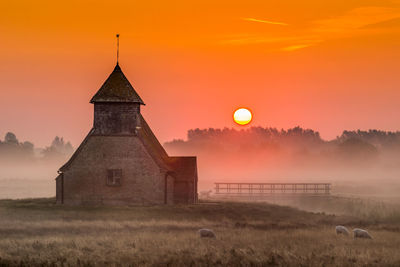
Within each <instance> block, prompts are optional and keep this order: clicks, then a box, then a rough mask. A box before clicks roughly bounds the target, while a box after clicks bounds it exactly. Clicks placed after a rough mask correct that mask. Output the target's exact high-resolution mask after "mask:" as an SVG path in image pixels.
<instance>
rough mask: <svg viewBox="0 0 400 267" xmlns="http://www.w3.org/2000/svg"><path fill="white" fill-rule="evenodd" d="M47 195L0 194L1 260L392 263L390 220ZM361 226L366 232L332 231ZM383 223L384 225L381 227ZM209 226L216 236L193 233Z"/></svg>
mask: <svg viewBox="0 0 400 267" xmlns="http://www.w3.org/2000/svg"><path fill="white" fill-rule="evenodd" d="M53 202H54V199H35V200H3V201H0V266H1V265H5V266H7V265H27V266H28V265H30V266H31V265H40V266H49V265H58V266H61V265H64V266H66V265H70V266H76V265H80V266H93V265H96V266H103V265H114V266H120V265H122V266H128V265H133V266H136V265H152V266H153V265H155V266H209V265H217V266H221V265H229V266H252V265H254V266H301V265H303V266H322V265H324V266H398V265H400V253H398V248H399V247H400V232H399V230H398V229H397V230H396V225H398V224H397V223H392V222H390V221H389V222H383V221H382V222H380V223H376V222H371V221H368V220H365V219H363V218H357V217H350V216H332V215H324V214H316V213H309V212H303V211H300V210H296V209H293V208H289V207H282V206H276V205H270V204H266V203H232V202H226V203H216V204H213V203H203V204H199V205H191V206H174V207H172V206H166V207H165V206H154V207H60V206H55V205H53ZM336 224H346V225H349V226H351V227H352V226H360V225H362V226H363V227H366V228H368V229H369V230H370V232H371V234H372V235H373V236H374V239H373V240H353V239H351V238H346V237H340V236H336V235H335V233H334V226H335V225H336ZM383 226H385V227H383ZM201 227H209V228H212V229H214V231H215V233H216V234H217V238H216V239H200V238H199V237H198V235H197V229H199V228H201Z"/></svg>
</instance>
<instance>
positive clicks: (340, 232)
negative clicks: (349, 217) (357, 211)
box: [335, 225, 350, 236]
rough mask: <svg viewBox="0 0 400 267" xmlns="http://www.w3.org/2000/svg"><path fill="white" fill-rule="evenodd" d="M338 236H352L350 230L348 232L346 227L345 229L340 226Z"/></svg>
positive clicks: (337, 231) (337, 227) (337, 230)
mask: <svg viewBox="0 0 400 267" xmlns="http://www.w3.org/2000/svg"><path fill="white" fill-rule="evenodd" d="M335 229H336V234H337V235H340V234H343V235H347V236H348V235H350V232H349V230H347V228H346V227H344V226H343V225H338V226H336V228H335Z"/></svg>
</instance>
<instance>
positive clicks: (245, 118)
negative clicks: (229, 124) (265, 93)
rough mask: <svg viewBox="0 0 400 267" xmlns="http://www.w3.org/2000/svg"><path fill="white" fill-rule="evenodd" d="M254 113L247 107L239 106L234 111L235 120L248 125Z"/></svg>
mask: <svg viewBox="0 0 400 267" xmlns="http://www.w3.org/2000/svg"><path fill="white" fill-rule="evenodd" d="M252 118H253V115H252V114H251V112H250V110H248V109H247V108H239V109H237V110H236V111H235V113H233V120H234V121H235V122H236V123H237V124H240V125H246V124H249V123H250V122H251V119H252Z"/></svg>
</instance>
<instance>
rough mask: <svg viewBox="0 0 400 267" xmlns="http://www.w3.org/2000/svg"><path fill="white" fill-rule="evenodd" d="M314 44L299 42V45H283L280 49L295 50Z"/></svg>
mask: <svg viewBox="0 0 400 267" xmlns="http://www.w3.org/2000/svg"><path fill="white" fill-rule="evenodd" d="M313 45H314V44H299V45H291V46H286V47H283V48H282V49H281V50H282V51H295V50H299V49H302V48H307V47H310V46H313Z"/></svg>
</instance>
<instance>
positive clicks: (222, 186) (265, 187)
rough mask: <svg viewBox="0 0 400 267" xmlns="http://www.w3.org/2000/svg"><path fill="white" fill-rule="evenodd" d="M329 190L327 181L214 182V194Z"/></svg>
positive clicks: (308, 193) (328, 191)
mask: <svg viewBox="0 0 400 267" xmlns="http://www.w3.org/2000/svg"><path fill="white" fill-rule="evenodd" d="M330 190H331V184H329V183H215V194H216V195H226V196H228V195H230V196H263V195H272V194H285V195H289V194H293V195H296V194H297V195H305V194H306V195H329V194H330Z"/></svg>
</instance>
